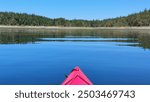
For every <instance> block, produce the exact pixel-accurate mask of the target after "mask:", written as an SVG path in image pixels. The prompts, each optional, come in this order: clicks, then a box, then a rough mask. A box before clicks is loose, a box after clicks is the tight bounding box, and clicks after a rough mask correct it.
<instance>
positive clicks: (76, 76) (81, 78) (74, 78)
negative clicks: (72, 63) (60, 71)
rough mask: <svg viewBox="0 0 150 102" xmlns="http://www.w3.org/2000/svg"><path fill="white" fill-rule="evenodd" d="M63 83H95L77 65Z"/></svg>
mask: <svg viewBox="0 0 150 102" xmlns="http://www.w3.org/2000/svg"><path fill="white" fill-rule="evenodd" d="M62 85H93V83H92V82H91V81H90V80H89V79H88V78H87V76H86V75H85V74H84V73H83V72H82V71H81V69H80V68H79V67H78V66H76V67H75V68H74V69H73V70H72V71H71V73H70V74H69V76H67V78H66V79H65V80H64V82H63V83H62Z"/></svg>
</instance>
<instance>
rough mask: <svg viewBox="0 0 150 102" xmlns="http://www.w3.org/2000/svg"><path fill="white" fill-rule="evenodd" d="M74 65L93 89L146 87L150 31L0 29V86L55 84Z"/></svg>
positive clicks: (149, 69) (149, 70) (149, 68)
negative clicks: (97, 87)
mask: <svg viewBox="0 0 150 102" xmlns="http://www.w3.org/2000/svg"><path fill="white" fill-rule="evenodd" d="M75 66H79V67H80V68H81V69H82V71H83V72H84V73H85V74H86V75H87V77H88V78H89V79H90V80H91V81H92V82H93V83H94V84H95V85H150V30H102V29H101V30H87V29H86V30H57V29H51V30H46V29H43V30H34V29H28V30H24V29H0V84H1V85H59V84H61V83H62V82H63V80H64V79H65V75H68V74H69V73H70V71H71V70H72V69H73V68H74V67H75Z"/></svg>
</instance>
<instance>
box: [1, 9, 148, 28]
mask: <svg viewBox="0 0 150 102" xmlns="http://www.w3.org/2000/svg"><path fill="white" fill-rule="evenodd" d="M0 25H17V26H20V25H23V26H69V27H126V26H150V10H146V9H145V10H144V11H142V12H139V13H135V14H131V15H128V16H127V17H117V18H112V19H104V20H80V19H74V20H66V19H65V18H56V19H50V18H47V17H43V16H37V15H34V14H26V13H14V12H0Z"/></svg>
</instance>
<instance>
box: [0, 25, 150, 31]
mask: <svg viewBox="0 0 150 102" xmlns="http://www.w3.org/2000/svg"><path fill="white" fill-rule="evenodd" d="M2 28H4V29H60V30H61V29H62V30H67V29H68V30H71V29H72V30H73V29H77V30H78V29H93V30H94V29H97V30H100V29H106V30H107V29H108V30H109V29H110V30H117V29H118V30H132V29H133V30H140V29H145V30H146V29H148V30H150V26H147V27H145V26H143V27H61V26H6V25H0V29H2Z"/></svg>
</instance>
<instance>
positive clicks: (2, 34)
mask: <svg viewBox="0 0 150 102" xmlns="http://www.w3.org/2000/svg"><path fill="white" fill-rule="evenodd" d="M45 41H47V42H52V41H57V42H64V41H73V42H125V44H118V45H119V46H135V47H142V48H144V49H150V30H39V31H36V30H17V29H16V30H6V29H5V30H2V29H0V44H27V43H36V42H45Z"/></svg>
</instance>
